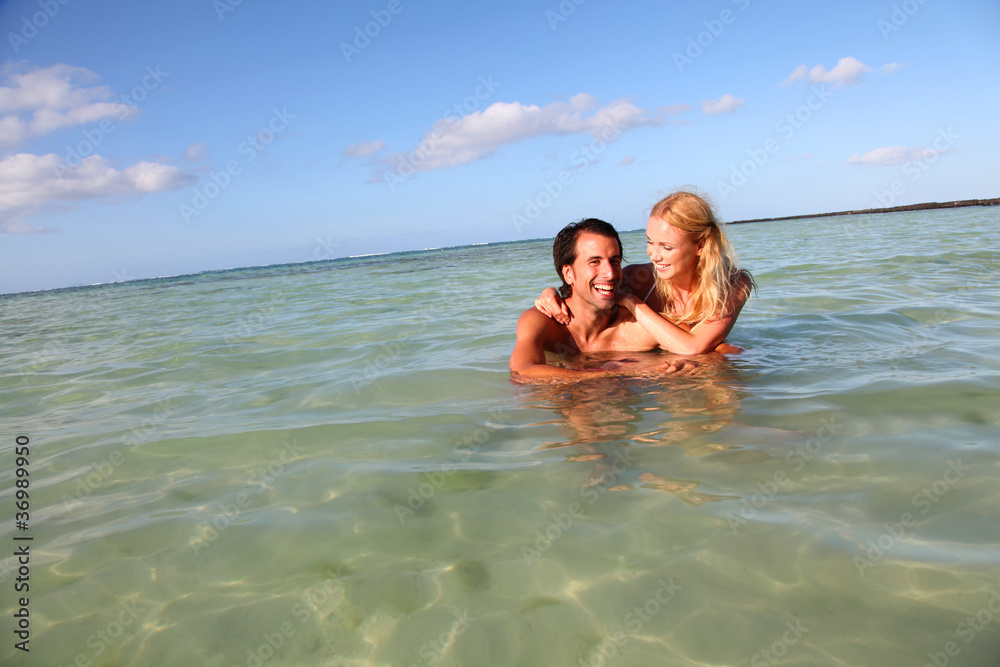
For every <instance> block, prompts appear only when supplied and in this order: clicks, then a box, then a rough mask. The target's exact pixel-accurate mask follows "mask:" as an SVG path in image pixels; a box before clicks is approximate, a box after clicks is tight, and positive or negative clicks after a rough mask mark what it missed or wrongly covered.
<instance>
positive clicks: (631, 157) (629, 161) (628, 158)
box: [618, 155, 635, 167]
mask: <svg viewBox="0 0 1000 667" xmlns="http://www.w3.org/2000/svg"><path fill="white" fill-rule="evenodd" d="M633 162H635V156H634V155H626V156H625V157H623V158H622V159H621V161H620V162H618V166H620V167H626V166H628V165H630V164H632V163H633Z"/></svg>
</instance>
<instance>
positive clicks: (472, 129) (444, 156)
mask: <svg viewBox="0 0 1000 667" xmlns="http://www.w3.org/2000/svg"><path fill="white" fill-rule="evenodd" d="M663 123H664V121H662V120H660V119H657V118H653V117H651V116H650V115H649V114H648V113H647V112H646V111H644V110H643V109H640V108H639V107H637V106H635V105H634V104H632V103H631V102H629V101H628V100H626V99H621V100H618V101H616V102H612V103H610V104H608V105H606V106H603V107H601V106H599V103H598V100H597V98H596V97H594V96H592V95H587V94H585V93H580V94H578V95H574V96H573V97H572V98H570V100H569V101H568V102H554V103H552V104H549V105H547V106H544V107H540V106H537V105H533V104H521V103H520V102H496V103H494V104H491V105H490V106H488V107H487V108H486V109H483V110H482V111H475V112H473V113H471V114H469V115H468V116H464V117H462V118H456V117H447V118H442V119H441V120H439V121H437V122H436V123H434V125H433V126H432V127H431V129H430V130H429V131H428V132H427V133H426V134H425V135H424V137H423V139H422V140H421V142H420V144H419V145H418V146H417V148H415V149H414V150H412V151H409V152H407V151H401V152H396V153H393V154H391V155H388V156H386V157H385V158H383V159H382V160H381V167H380V168H379V170H378V171H376V173H375V174H373V175H372V178H371V179H369V182H380V181H381V180H382V179H381V177H380V176H381V175H382V174H385V173H386V172H390V173H397V174H406V175H409V174H412V173H416V172H421V171H431V170H434V169H444V168H446V167H454V166H458V165H463V164H469V163H471V162H476V161H478V160H482V159H484V158H487V157H490V156H491V155H493V154H494V153H495V152H496V151H497V149H499V148H500V147H501V146H505V145H508V144H514V143H517V142H519V141H523V140H525V139H530V138H533V137H540V136H566V135H573V134H582V135H587V136H592V137H595V138H598V137H599V138H601V139H602V140H604V141H612V140H614V139H616V138H618V136H620V135H621V134H622V133H624V132H627V131H629V130H632V129H635V128H637V127H644V126H656V125H661V124H663Z"/></svg>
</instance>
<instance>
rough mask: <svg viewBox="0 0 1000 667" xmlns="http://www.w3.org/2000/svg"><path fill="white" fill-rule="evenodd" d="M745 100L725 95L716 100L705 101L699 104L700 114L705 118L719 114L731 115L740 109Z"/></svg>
mask: <svg viewBox="0 0 1000 667" xmlns="http://www.w3.org/2000/svg"><path fill="white" fill-rule="evenodd" d="M745 103H746V100H744V99H741V98H739V97H733V96H732V95H729V94H726V95H723V96H722V97H720V98H719V99H717V100H705V101H704V102H702V103H701V112H702V113H703V114H705V115H706V116H714V115H716V114H720V113H732V112H734V111H736V110H737V109H739V108H740V107H742V106H743V105H744V104H745Z"/></svg>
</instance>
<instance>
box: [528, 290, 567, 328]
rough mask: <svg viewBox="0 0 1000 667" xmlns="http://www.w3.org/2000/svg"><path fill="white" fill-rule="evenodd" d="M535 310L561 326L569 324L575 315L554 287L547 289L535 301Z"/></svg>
mask: <svg viewBox="0 0 1000 667" xmlns="http://www.w3.org/2000/svg"><path fill="white" fill-rule="evenodd" d="M535 309H536V310H538V311H539V312H541V313H542V314H543V315H545V316H546V317H551V318H552V319H554V320H555V321H556V322H558V323H559V324H569V321H570V320H572V319H573V313H571V312H570V311H569V308H567V307H566V302H565V301H563V300H562V297H560V296H559V293H558V292H556V289H555V288H554V287H546V288H545V291H543V292H542V295H541V296H539V297H538V298H537V299H535Z"/></svg>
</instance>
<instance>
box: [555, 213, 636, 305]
mask: <svg viewBox="0 0 1000 667" xmlns="http://www.w3.org/2000/svg"><path fill="white" fill-rule="evenodd" d="M562 270H563V277H564V278H565V280H566V284H568V285H570V286H572V287H573V297H578V298H580V299H582V300H583V301H584V302H586V303H588V304H590V305H591V306H593V307H594V308H595V309H596V310H611V309H612V308H614V306H615V292H616V291H617V290H618V286H619V285H620V284H621V281H622V256H621V250H620V249H619V248H618V242H617V241H615V240H614V239H612V238H608V237H607V236H601V235H599V234H593V233H591V232H584V233H582V234H580V236H579V237H578V238H577V239H576V261H574V262H573V263H572V264H567V265H566V266H564V267H563V269H562Z"/></svg>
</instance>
